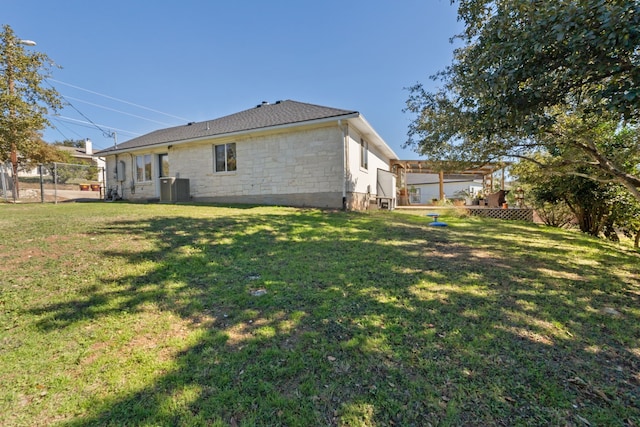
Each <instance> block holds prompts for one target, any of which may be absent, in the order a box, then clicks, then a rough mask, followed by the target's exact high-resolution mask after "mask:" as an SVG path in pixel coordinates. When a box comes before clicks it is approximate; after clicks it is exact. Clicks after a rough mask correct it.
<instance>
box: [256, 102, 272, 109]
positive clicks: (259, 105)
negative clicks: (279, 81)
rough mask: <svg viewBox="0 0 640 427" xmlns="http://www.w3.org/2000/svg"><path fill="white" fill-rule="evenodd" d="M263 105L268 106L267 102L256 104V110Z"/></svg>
mask: <svg viewBox="0 0 640 427" xmlns="http://www.w3.org/2000/svg"><path fill="white" fill-rule="evenodd" d="M264 105H269V102H267V101H262V104H258V105H256V108H260V107H262V106H264Z"/></svg>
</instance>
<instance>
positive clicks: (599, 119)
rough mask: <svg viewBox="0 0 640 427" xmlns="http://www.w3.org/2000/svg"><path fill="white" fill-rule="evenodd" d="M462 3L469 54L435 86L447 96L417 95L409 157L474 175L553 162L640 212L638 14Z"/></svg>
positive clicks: (496, 1) (586, 2)
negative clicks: (446, 163) (520, 163)
mask: <svg viewBox="0 0 640 427" xmlns="http://www.w3.org/2000/svg"><path fill="white" fill-rule="evenodd" d="M452 3H458V16H459V19H460V20H461V21H463V22H464V23H465V29H464V31H463V32H462V33H461V34H458V35H457V36H456V38H457V39H458V40H459V41H461V42H462V46H461V47H459V48H457V49H456V50H455V51H454V59H453V62H452V64H451V65H450V66H449V67H447V68H446V69H445V70H443V71H441V72H439V73H438V74H436V75H435V76H433V78H434V79H435V80H437V81H440V82H441V83H442V86H441V87H440V88H439V89H437V90H436V91H434V92H429V91H427V90H425V88H424V87H423V85H422V84H416V85H415V86H413V87H411V88H410V96H409V99H408V100H407V107H406V111H408V112H410V113H413V114H415V118H414V119H413V121H412V123H411V125H410V127H409V140H408V141H407V143H406V144H405V145H406V146H408V147H413V148H415V149H416V151H418V152H419V153H421V154H423V155H425V156H427V157H428V158H431V159H448V160H458V161H461V160H462V161H470V162H474V163H484V162H488V161H494V160H496V159H498V158H501V157H502V158H504V157H519V158H531V157H530V155H531V153H532V152H535V151H540V150H543V151H553V150H555V151H557V152H563V153H565V154H566V155H565V156H563V157H562V161H561V162H559V163H562V164H561V166H562V167H563V168H564V169H563V170H562V171H563V173H579V172H577V171H578V170H580V169H584V166H585V165H589V170H591V171H596V172H595V174H594V175H592V176H590V177H591V178H594V179H597V180H602V179H609V180H615V181H617V182H619V183H620V184H623V185H624V186H625V188H627V190H629V191H630V192H631V194H633V196H634V197H635V198H636V199H638V200H640V190H639V188H640V158H639V156H638V154H637V153H638V152H639V151H640V138H638V127H637V126H638V122H639V121H640V47H639V46H640V3H639V2H638V1H629V0H579V1H578V0H557V1H552V2H551V1H546V0H537V1H531V0H460V1H458V2H455V1H452ZM604 128H606V129H604ZM605 130H606V131H607V132H608V133H607V135H608V136H607V137H606V138H605V137H603V132H605ZM634 135H635V136H634ZM555 166H558V164H555Z"/></svg>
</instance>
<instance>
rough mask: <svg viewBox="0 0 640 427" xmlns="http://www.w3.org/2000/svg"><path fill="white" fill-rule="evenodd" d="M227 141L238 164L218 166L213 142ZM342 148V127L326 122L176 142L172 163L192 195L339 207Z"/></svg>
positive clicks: (174, 174)
mask: <svg viewBox="0 0 640 427" xmlns="http://www.w3.org/2000/svg"><path fill="white" fill-rule="evenodd" d="M226 143H235V144H236V162H237V168H236V169H237V170H236V171H232V172H214V145H218V144H226ZM342 153H343V146H342V133H341V132H340V130H339V129H338V128H337V127H336V126H327V127H323V128H315V129H306V130H297V131H284V132H280V133H272V134H267V135H262V136H254V137H243V138H238V139H229V138H225V139H215V140H210V141H204V142H198V143H197V144H189V145H186V144H185V145H180V146H174V147H172V149H171V150H170V151H169V164H170V170H171V171H172V175H173V176H176V177H179V178H188V179H189V182H190V192H191V196H192V198H193V200H194V201H198V200H200V201H219V202H243V203H270V204H290V205H301V206H302V205H304V206H328V207H341V206H342V179H343V173H342V164H343V160H342V155H343V154H342ZM334 198H335V202H334V201H333V199H334ZM314 200H317V202H318V203H314Z"/></svg>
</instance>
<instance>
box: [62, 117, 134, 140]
mask: <svg viewBox="0 0 640 427" xmlns="http://www.w3.org/2000/svg"><path fill="white" fill-rule="evenodd" d="M55 117H56V118H58V119H59V120H66V121H69V122H73V123H80V124H79V125H78V126H82V125H84V126H85V127H88V128H91V127H94V128H97V129H98V130H100V131H101V132H104V131H103V130H102V128H101V127H99V126H104V127H108V128H109V129H113V130H115V131H118V132H123V133H127V134H129V135H133V136H140V135H141V134H140V133H135V132H131V131H128V130H124V129H118V128H113V127H110V126H107V125H97V124H95V123H93V122H92V121H88V122H85V121H82V120H78V119H74V118H72V117H65V116H55Z"/></svg>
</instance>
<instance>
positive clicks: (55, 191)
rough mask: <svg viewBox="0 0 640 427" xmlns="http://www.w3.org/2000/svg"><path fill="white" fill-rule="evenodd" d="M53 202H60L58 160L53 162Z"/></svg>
mask: <svg viewBox="0 0 640 427" xmlns="http://www.w3.org/2000/svg"><path fill="white" fill-rule="evenodd" d="M53 203H54V204H56V205H57V204H58V162H54V163H53Z"/></svg>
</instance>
